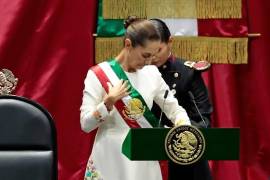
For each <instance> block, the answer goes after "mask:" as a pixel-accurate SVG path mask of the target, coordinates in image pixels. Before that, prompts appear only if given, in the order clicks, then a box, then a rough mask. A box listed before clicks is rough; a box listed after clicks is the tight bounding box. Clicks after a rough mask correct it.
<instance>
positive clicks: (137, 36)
mask: <svg viewBox="0 0 270 180" xmlns="http://www.w3.org/2000/svg"><path fill="white" fill-rule="evenodd" d="M124 26H125V28H126V33H125V38H124V39H127V38H128V39H130V41H131V43H132V46H133V47H136V46H138V45H139V46H143V47H144V46H145V43H146V42H147V41H158V40H160V32H159V31H158V30H157V29H156V28H155V26H154V25H153V23H152V22H150V21H149V20H145V19H139V18H137V17H136V16H129V17H128V18H127V19H126V20H125V21H124Z"/></svg>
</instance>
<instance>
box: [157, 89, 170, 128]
mask: <svg viewBox="0 0 270 180" xmlns="http://www.w3.org/2000/svg"><path fill="white" fill-rule="evenodd" d="M168 94H169V90H168V89H167V90H166V91H165V93H164V100H163V103H162V109H161V112H160V116H159V121H158V127H160V126H161V119H162V115H163V110H164V105H165V101H166V99H167V97H168Z"/></svg>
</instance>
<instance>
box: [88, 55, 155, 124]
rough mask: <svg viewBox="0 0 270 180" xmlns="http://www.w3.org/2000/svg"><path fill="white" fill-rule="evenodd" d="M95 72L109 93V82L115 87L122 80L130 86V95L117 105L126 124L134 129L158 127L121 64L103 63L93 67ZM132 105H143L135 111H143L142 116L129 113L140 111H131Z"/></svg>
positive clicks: (113, 62) (113, 61)
mask: <svg viewBox="0 0 270 180" xmlns="http://www.w3.org/2000/svg"><path fill="white" fill-rule="evenodd" d="M92 70H93V72H94V73H95V74H96V76H97V78H98V79H99V81H100V83H101V85H102V86H103V88H104V89H105V91H106V92H107V93H108V85H107V82H110V83H111V84H112V85H115V84H116V83H118V82H119V80H120V79H123V80H127V82H128V85H129V86H130V92H131V93H130V95H129V96H126V97H124V98H122V99H121V100H119V101H117V102H116V103H115V107H116V109H117V111H118V112H119V113H120V115H121V117H122V118H123V119H124V120H125V122H126V123H127V124H128V125H129V126H130V127H132V128H138V127H142V128H149V127H158V120H157V119H156V117H155V116H154V114H153V113H152V112H151V111H150V109H149V108H148V106H147V104H146V103H145V101H144V99H143V97H142V96H141V95H140V94H139V92H138V91H137V90H136V89H135V88H134V87H132V85H131V83H130V82H129V80H128V77H127V76H126V74H125V72H124V71H123V69H122V68H121V66H120V65H119V63H118V62H117V61H115V60H112V61H110V62H103V63H101V64H98V65H96V66H94V67H92ZM132 103H134V104H135V105H137V104H140V105H142V106H141V107H140V108H138V107H137V106H136V107H135V109H137V110H138V111H140V110H141V111H142V112H141V114H140V113H138V114H135V115H134V114H132V113H129V112H138V111H129V107H130V108H131V109H132V105H133V104H132Z"/></svg>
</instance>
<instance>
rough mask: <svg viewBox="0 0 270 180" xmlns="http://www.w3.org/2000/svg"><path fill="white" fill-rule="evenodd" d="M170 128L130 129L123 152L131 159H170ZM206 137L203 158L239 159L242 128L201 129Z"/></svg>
mask: <svg viewBox="0 0 270 180" xmlns="http://www.w3.org/2000/svg"><path fill="white" fill-rule="evenodd" d="M169 130H170V129H169V128H134V129H130V130H129V132H128V134H127V136H126V139H125V140H124V142H123V145H122V153H123V154H124V155H125V156H127V157H128V158H129V159H130V160H146V161H148V160H149V161H153V160H169V158H168V156H167V154H166V151H165V145H164V142H165V137H166V135H167V133H168V132H169ZM200 131H201V132H202V133H203V135H204V138H205V144H206V147H205V152H204V154H203V155H202V158H204V159H208V160H238V159H239V142H240V128H207V129H200Z"/></svg>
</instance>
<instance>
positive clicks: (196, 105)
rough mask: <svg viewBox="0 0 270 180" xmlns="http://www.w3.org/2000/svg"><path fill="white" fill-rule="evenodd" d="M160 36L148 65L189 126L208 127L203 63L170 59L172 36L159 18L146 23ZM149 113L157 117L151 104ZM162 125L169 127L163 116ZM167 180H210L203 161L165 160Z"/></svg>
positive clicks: (154, 107)
mask: <svg viewBox="0 0 270 180" xmlns="http://www.w3.org/2000/svg"><path fill="white" fill-rule="evenodd" d="M150 21H151V22H152V23H153V24H154V26H155V27H156V28H157V29H158V31H159V32H160V34H161V41H162V43H161V46H160V50H159V52H158V53H157V54H156V57H155V58H154V59H153V61H152V64H154V65H156V66H157V67H158V68H159V71H160V73H161V74H162V77H163V79H164V80H165V82H166V83H167V84H168V85H169V87H170V89H171V91H172V92H173V93H174V95H175V97H176V98H177V99H178V102H179V105H181V106H182V107H183V108H185V109H186V111H187V113H188V116H189V118H190V120H191V124H192V125H194V126H195V127H198V128H208V127H210V119H211V118H210V116H211V113H212V105H211V103H210V100H209V96H208V91H207V88H206V86H205V84H204V81H203V79H202V77H201V72H202V71H204V70H207V69H208V68H209V67H210V64H209V63H207V62H198V63H195V62H191V61H185V60H183V59H179V58H176V57H174V56H173V54H172V52H171V49H172V41H173V39H172V37H171V33H170V31H169V29H168V27H167V25H166V24H165V23H164V22H163V21H162V20H160V19H151V20H150ZM152 112H154V114H155V115H156V116H157V117H160V114H161V110H160V108H159V107H158V106H157V105H154V106H153V108H152ZM161 123H162V125H163V126H168V127H172V126H173V124H171V123H170V121H169V120H168V119H167V117H166V116H163V118H162V120H161ZM169 179H170V180H182V179H184V180H211V179H212V178H211V172H210V168H209V165H208V161H207V160H200V161H198V162H196V163H194V164H192V165H188V166H181V165H178V164H176V163H173V162H172V161H169Z"/></svg>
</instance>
